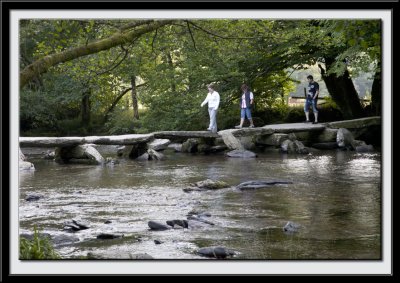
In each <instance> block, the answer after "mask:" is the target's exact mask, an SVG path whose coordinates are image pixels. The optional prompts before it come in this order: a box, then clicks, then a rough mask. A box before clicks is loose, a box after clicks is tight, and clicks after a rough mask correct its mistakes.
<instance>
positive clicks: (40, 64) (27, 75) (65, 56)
mask: <svg viewBox="0 0 400 283" xmlns="http://www.w3.org/2000/svg"><path fill="white" fill-rule="evenodd" d="M172 22H173V20H163V21H152V22H151V23H148V24H147V25H145V26H141V27H140V28H138V29H135V30H132V31H128V32H125V33H121V32H117V33H115V34H113V35H112V36H110V37H108V38H105V39H100V40H97V41H95V42H92V43H89V44H87V45H83V46H79V47H76V48H71V49H68V50H65V51H63V52H60V53H56V54H52V55H48V56H45V57H43V58H41V59H39V60H37V61H35V62H33V63H32V64H30V65H29V66H27V67H26V68H25V69H23V70H22V71H21V72H20V83H19V85H20V88H23V87H24V86H25V85H26V84H27V83H28V82H29V81H30V80H31V79H32V78H33V77H34V76H38V75H40V74H42V73H45V72H47V70H48V69H49V68H50V67H53V66H55V65H57V64H59V63H64V62H68V61H71V60H73V59H76V58H79V57H82V56H86V55H89V54H94V53H98V52H100V51H103V50H108V49H110V48H112V47H115V46H118V45H121V44H124V43H127V42H130V41H132V40H133V39H134V38H136V37H138V36H140V35H143V34H145V33H148V32H150V31H153V30H155V29H157V28H160V27H162V26H165V25H167V24H170V23H172Z"/></svg>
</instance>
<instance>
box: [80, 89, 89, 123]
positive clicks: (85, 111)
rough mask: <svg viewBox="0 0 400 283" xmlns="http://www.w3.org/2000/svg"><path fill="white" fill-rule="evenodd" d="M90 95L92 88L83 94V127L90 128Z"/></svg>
mask: <svg viewBox="0 0 400 283" xmlns="http://www.w3.org/2000/svg"><path fill="white" fill-rule="evenodd" d="M90 95H91V89H90V88H89V89H88V90H86V91H85V92H84V93H83V94H82V104H81V110H82V111H81V114H82V126H88V125H89V123H90Z"/></svg>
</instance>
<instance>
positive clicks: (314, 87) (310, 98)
mask: <svg viewBox="0 0 400 283" xmlns="http://www.w3.org/2000/svg"><path fill="white" fill-rule="evenodd" d="M307 80H308V89H307V96H306V103H305V104H304V113H306V123H309V122H310V116H309V112H308V109H309V108H310V105H312V108H313V113H314V117H315V120H314V122H313V124H317V123H318V109H317V101H318V94H319V84H318V83H317V82H314V78H313V76H311V75H309V76H307Z"/></svg>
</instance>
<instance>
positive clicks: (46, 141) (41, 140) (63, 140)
mask: <svg viewBox="0 0 400 283" xmlns="http://www.w3.org/2000/svg"><path fill="white" fill-rule="evenodd" d="M84 143H85V142H84V138H83V137H20V138H19V145H20V147H30V146H31V147H57V146H61V147H64V146H76V145H80V144H84Z"/></svg>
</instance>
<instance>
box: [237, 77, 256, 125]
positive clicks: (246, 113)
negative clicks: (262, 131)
mask: <svg viewBox="0 0 400 283" xmlns="http://www.w3.org/2000/svg"><path fill="white" fill-rule="evenodd" d="M241 90H242V97H241V99H240V125H238V126H235V128H236V129H241V128H242V127H243V122H244V119H245V118H246V117H247V119H248V120H249V122H250V128H254V123H253V119H252V117H251V108H252V106H253V104H254V94H253V93H252V92H251V91H250V88H249V87H248V86H247V85H246V84H242V87H241Z"/></svg>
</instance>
